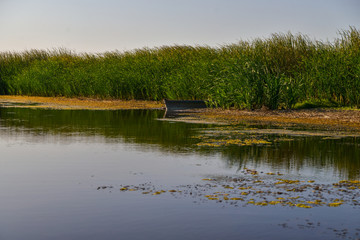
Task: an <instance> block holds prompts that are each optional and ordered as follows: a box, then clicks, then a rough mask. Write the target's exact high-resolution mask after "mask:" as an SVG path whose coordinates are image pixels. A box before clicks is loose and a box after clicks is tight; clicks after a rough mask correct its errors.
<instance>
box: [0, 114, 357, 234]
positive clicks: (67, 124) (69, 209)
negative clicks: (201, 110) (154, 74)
mask: <svg viewBox="0 0 360 240" xmlns="http://www.w3.org/2000/svg"><path fill="white" fill-rule="evenodd" d="M163 115H164V112H163V111H145V110H131V111H69V110H62V111H61V110H58V111H56V110H39V109H37V110H35V109H20V108H1V109H0V152H1V158H0V178H1V179H0V190H1V191H0V199H1V204H0V213H1V215H0V239H37V240H39V239H205V238H211V239H289V238H291V239H305V238H309V239H338V238H340V239H357V238H359V235H358V234H359V233H360V229H359V226H358V221H359V220H360V219H359V217H358V216H359V206H358V205H354V204H353V202H352V201H353V200H355V201H356V200H360V199H359V198H358V196H359V190H356V189H355V190H351V191H350V190H346V191H348V192H341V194H342V195H340V197H339V196H336V197H339V198H342V200H344V203H343V204H342V205H341V206H339V207H328V206H327V205H326V204H324V205H323V206H314V207H313V208H311V209H305V208H299V207H290V206H282V205H279V204H278V205H269V206H264V207H261V206H255V205H254V204H247V203H246V202H247V201H251V200H250V199H251V198H254V199H255V200H256V201H258V199H260V198H263V199H264V198H267V199H268V200H269V201H270V198H271V197H278V196H272V195H271V196H268V195H266V194H265V193H261V194H260V196H258V195H255V192H251V193H250V194H249V196H242V197H244V198H246V199H245V201H242V202H241V201H240V202H238V201H230V200H229V201H227V200H224V199H223V196H220V197H221V200H220V201H217V200H215V201H212V200H208V199H207V198H206V197H204V195H206V194H214V192H215V191H218V190H219V191H223V192H224V191H225V192H227V193H228V194H230V195H229V196H231V195H232V194H234V192H235V191H238V190H236V189H234V190H233V189H224V188H223V186H224V185H225V184H229V185H231V186H233V185H234V183H233V182H232V180H231V179H235V178H243V179H242V184H247V185H246V186H250V185H251V186H252V187H254V188H257V189H258V190H262V191H264V192H266V191H276V192H278V191H282V192H284V194H283V195H286V194H288V193H287V192H286V191H285V190H281V189H280V188H277V186H280V187H282V184H279V185H274V184H273V183H274V182H276V181H279V180H277V179H279V178H282V179H293V180H301V181H304V183H301V184H302V185H304V184H307V181H308V180H311V181H315V183H314V184H319V186H320V187H321V188H324V189H325V188H326V189H327V191H331V192H330V194H329V195H325V193H324V201H327V203H329V202H334V201H335V200H334V199H335V195H334V194H335V193H334V194H333V192H335V191H336V190H333V187H332V183H337V182H338V181H340V180H359V174H360V172H359V170H360V148H359V146H360V140H359V139H358V138H356V137H345V138H339V139H336V138H326V137H324V136H315V137H314V136H285V135H278V134H277V135H263V134H262V135H259V134H249V133H246V134H244V133H242V132H241V131H240V133H237V132H236V131H235V130H234V127H227V126H225V127H224V126H216V125H206V124H190V123H183V122H172V121H160V120H159V119H161V118H162V117H163ZM243 128H249V126H237V127H236V129H237V130H239V129H240V130H241V129H243ZM219 129H220V130H221V131H222V132H223V133H224V132H226V131H227V132H229V131H230V132H231V134H230V135H231V136H233V137H238V138H243V139H248V138H251V139H258V140H259V139H262V140H266V141H268V142H270V143H269V144H251V145H248V146H237V145H224V146H220V147H211V146H210V147H206V146H205V147H204V146H198V144H199V143H201V142H203V141H204V139H205V140H209V139H218V138H219V135H216V136H215V135H214V134H211V133H213V132H217V131H218V130H219ZM224 129H225V130H226V131H224ZM221 131H220V132H221ZM221 137H222V136H220V138H221ZM246 169H251V170H252V171H253V170H256V171H258V173H259V174H258V177H256V176H253V175H251V174H249V172H247V171H248V170H246ZM270 172H272V173H275V175H271V174H266V173H270ZM278 172H279V173H281V174H282V175H281V176H280V175H277V173H278ZM205 178H208V179H211V180H212V181H206V180H203V179H205ZM230 178H231V179H230ZM229 179H230V180H229ZM254 179H261V180H262V181H264V183H259V184H257V183H254V181H253V180H254ZM311 184H313V183H311ZM215 185H216V187H214V186H215ZM120 188H125V189H126V190H125V191H120ZM141 188H144V190H143V189H141ZM129 189H133V190H134V191H130V190H129ZM275 189H276V190H275ZM279 189H280V190H279ZM329 189H330V190H329ZM149 190H153V192H151V193H149V194H142V192H146V191H149ZM160 190H164V191H166V192H165V193H161V194H159V195H153V193H154V192H156V191H160ZM169 190H174V191H176V192H174V193H170V192H168V191H169ZM310 190H311V189H310ZM310 190H309V192H310V193H309V194H310V195H311V194H312V193H311V192H312V191H310ZM180 191H181V192H180ZM246 191H247V190H246ZM249 191H250V190H249ZM336 193H337V192H336ZM294 194H303V195H304V194H305V193H294ZM283 195H281V196H283ZM310 195H306V197H305V198H311V196H310ZM333 195H334V196H333ZM286 196H287V197H290V195H286ZM352 198H353V199H352ZM305 200H306V199H305ZM308 200H309V199H308Z"/></svg>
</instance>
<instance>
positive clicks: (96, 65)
mask: <svg viewBox="0 0 360 240" xmlns="http://www.w3.org/2000/svg"><path fill="white" fill-rule="evenodd" d="M0 94H22V95H36V96H66V97H96V98H116V99H144V100H161V99H163V98H169V99H205V100H209V103H210V104H211V105H212V106H218V107H223V108H232V107H234V108H241V109H242V108H248V109H255V108H260V107H262V106H266V107H268V108H270V109H278V108H293V107H294V106H295V105H296V104H297V103H301V102H304V101H327V102H331V103H333V104H335V105H344V106H360V31H359V30H357V29H356V28H355V27H350V29H348V30H343V31H340V32H339V37H338V38H337V39H336V40H335V41H333V42H322V41H316V40H311V39H310V38H309V37H307V36H305V35H302V34H296V35H293V34H291V33H286V34H283V33H280V34H273V35H271V36H270V37H269V38H267V39H255V40H253V41H240V42H238V43H236V44H231V45H224V46H220V47H208V46H178V45H175V46H163V47H158V48H152V49H149V48H143V49H135V50H133V51H126V52H119V51H113V52H106V53H102V54H76V53H74V52H71V51H68V50H66V49H58V50H48V51H43V50H31V51H25V52H21V53H11V52H5V53H0Z"/></svg>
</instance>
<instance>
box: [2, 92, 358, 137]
mask: <svg viewBox="0 0 360 240" xmlns="http://www.w3.org/2000/svg"><path fill="white" fill-rule="evenodd" d="M0 106H3V107H21V108H35V109H36V108H43V109H59V110H61V109H66V110H126V109H165V105H164V103H163V102H159V101H143V100H141V101H139V100H101V99H91V98H65V97H34V96H9V95H0ZM181 115H182V114H181V113H180V115H179V118H178V121H185V122H195V123H196V122H197V123H211V124H230V125H236V124H244V123H245V124H260V125H273V126H278V127H285V129H286V127H288V126H291V127H294V126H298V127H300V128H302V127H305V128H314V129H317V130H326V131H345V132H348V133H349V132H356V133H358V132H359V131H360V111H359V110H357V109H335V108H311V109H295V110H267V109H258V110H246V109H245V110H239V109H221V108H208V109H199V110H193V111H191V112H186V113H185V114H183V116H181ZM174 121H177V120H174ZM339 134H340V132H339Z"/></svg>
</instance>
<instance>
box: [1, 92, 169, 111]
mask: <svg viewBox="0 0 360 240" xmlns="http://www.w3.org/2000/svg"><path fill="white" fill-rule="evenodd" d="M0 106H3V107H21V108H50V109H87V110H118V109H119V110H120V109H161V108H163V107H164V104H163V103H161V102H156V101H143V100H101V99H91V98H65V97H32V96H7V95H3V96H0Z"/></svg>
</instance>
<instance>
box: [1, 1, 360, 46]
mask: <svg viewBox="0 0 360 240" xmlns="http://www.w3.org/2000/svg"><path fill="white" fill-rule="evenodd" d="M349 26H354V27H356V28H357V29H360V0H0V51H23V50H30V49H53V48H67V49H69V50H73V51H76V52H105V51H114V50H119V51H125V50H132V49H136V48H143V47H149V48H152V47H160V46H164V45H183V44H186V45H207V46H219V45H224V44H230V43H236V42H238V41H240V40H252V39H255V38H259V37H260V38H266V37H269V36H270V35H271V34H272V33H286V32H288V31H290V32H291V33H293V34H296V33H302V34H306V35H308V36H309V37H311V38H312V39H317V40H322V41H327V40H329V41H332V40H333V39H334V38H336V37H337V36H338V35H337V34H338V31H339V30H342V29H349Z"/></svg>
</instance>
